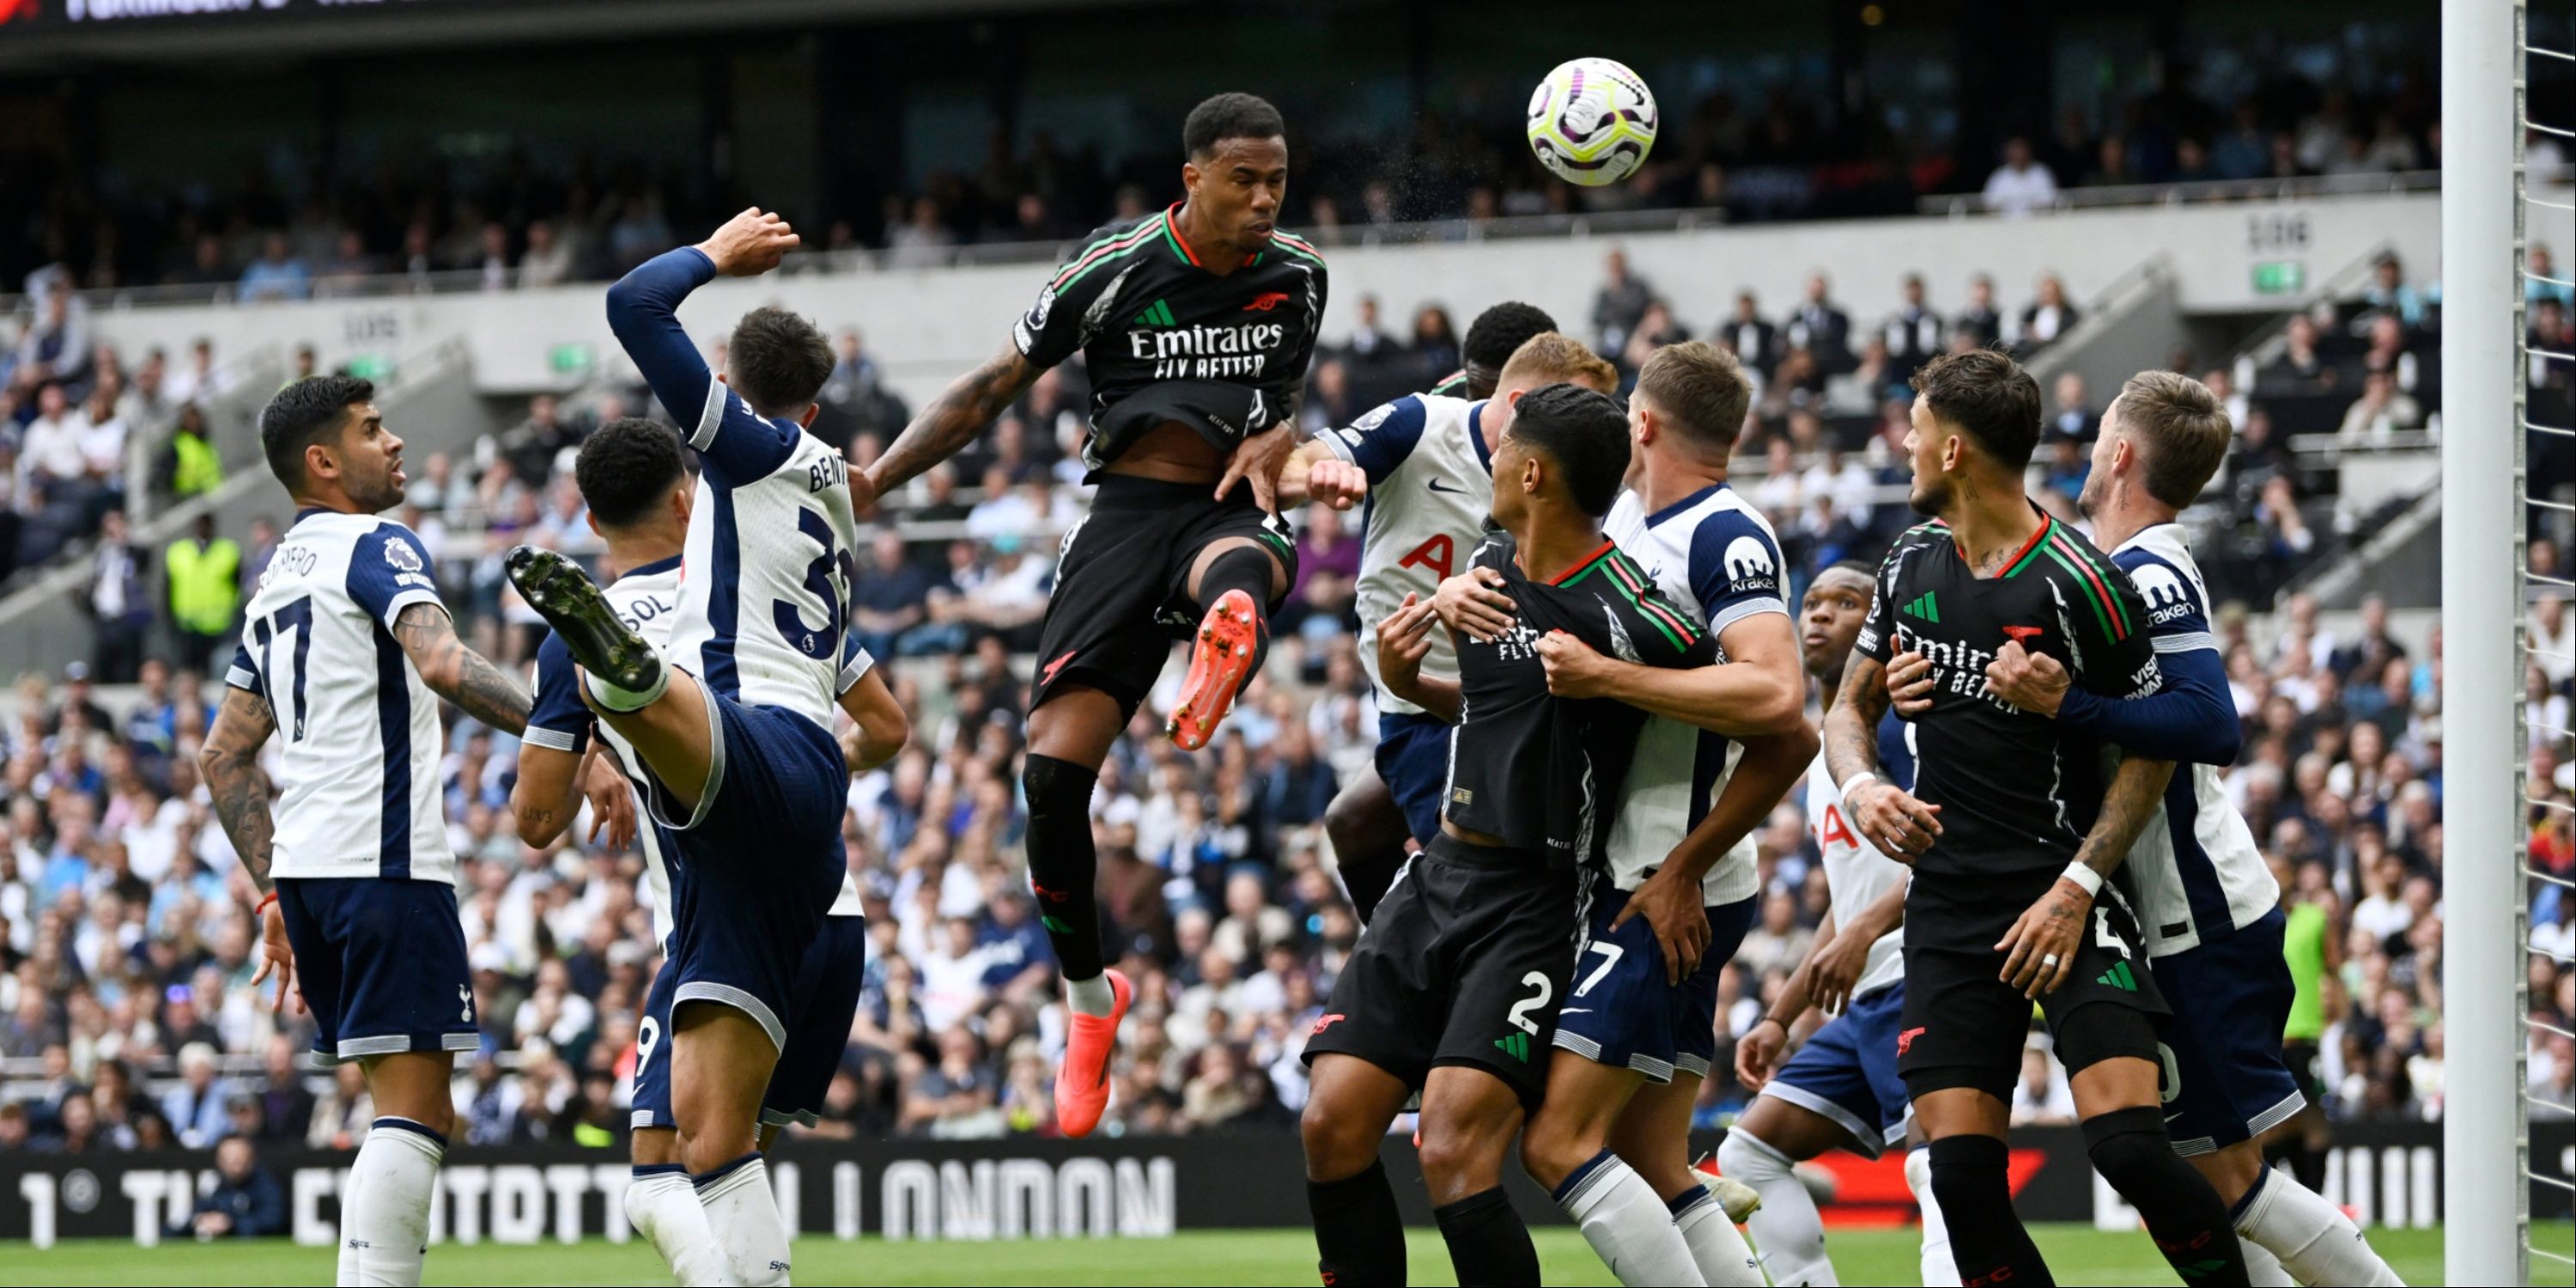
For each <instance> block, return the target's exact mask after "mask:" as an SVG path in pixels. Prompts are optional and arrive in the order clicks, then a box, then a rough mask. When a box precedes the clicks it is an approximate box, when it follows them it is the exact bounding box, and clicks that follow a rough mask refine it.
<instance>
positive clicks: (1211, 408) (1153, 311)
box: [1011, 205, 1325, 469]
mask: <svg viewBox="0 0 2576 1288" xmlns="http://www.w3.org/2000/svg"><path fill="white" fill-rule="evenodd" d="M1179 210H1180V207H1179V206H1177V205H1175V206H1173V207H1172V208H1171V209H1169V210H1164V211H1160V212H1158V213H1156V214H1153V215H1149V216H1147V217H1145V218H1144V219H1141V220H1134V221H1130V222H1127V223H1120V224H1112V225H1110V226H1109V227H1106V228H1102V229H1100V230H1099V231H1097V232H1094V233H1092V234H1091V235H1090V236H1089V237H1088V238H1086V239H1085V240H1084V242H1083V245H1082V249H1080V250H1078V251H1076V252H1074V255H1073V258H1071V259H1069V260H1066V261H1065V262H1064V264H1063V265H1062V266H1061V267H1059V268H1057V269H1056V271H1055V273H1054V274H1053V275H1052V276H1050V277H1049V278H1048V279H1047V284H1046V287H1045V289H1043V290H1041V291H1039V292H1038V299H1037V303H1036V304H1035V305H1033V306H1031V307H1030V309H1029V311H1028V314H1027V316H1025V317H1022V318H1021V319H1020V320H1019V322H1018V324H1017V325H1015V326H1013V327H1012V328H1011V339H1012V342H1013V343H1014V344H1016V345H1017V346H1018V347H1019V351H1020V354H1021V356H1022V357H1025V358H1027V359H1028V360H1029V361H1030V362H1031V363H1033V364H1035V365H1037V366H1039V367H1042V368H1043V367H1052V366H1055V365H1056V364H1057V363H1060V362H1063V361H1064V360H1065V359H1067V358H1070V357H1072V356H1073V355H1074V354H1075V353H1076V352H1079V353H1081V354H1082V356H1083V365H1084V366H1085V368H1086V369H1087V370H1088V371H1089V373H1090V379H1091V426H1092V436H1091V441H1089V442H1087V443H1086V444H1084V447H1083V459H1084V461H1085V462H1086V463H1088V464H1089V465H1091V466H1092V468H1094V469H1097V468H1099V467H1100V466H1102V465H1105V464H1107V463H1108V462H1110V461H1112V460H1115V459H1117V457H1118V456H1119V454H1120V453H1122V452H1124V451H1125V450H1126V449H1127V447H1128V445H1129V444H1130V443H1131V442H1133V441H1134V440H1135V439H1136V438H1137V437H1139V436H1140V435H1142V434H1143V433H1144V432H1145V431H1146V430H1148V429H1151V428H1152V427H1153V426H1154V425H1155V424H1158V423H1161V421H1163V420H1179V421H1181V422H1182V423H1185V424H1188V425H1190V426H1191V427H1192V428H1194V429H1197V430H1198V431H1199V432H1200V433H1201V434H1202V435H1203V436H1205V437H1207V438H1208V439H1209V441H1210V442H1212V443H1214V444H1215V445H1216V446H1217V447H1218V448H1219V449H1220V450H1231V449H1232V447H1233V445H1234V444H1235V443H1237V442H1240V441H1241V440H1242V438H1243V437H1244V436H1245V435H1246V434H1250V433H1257V432H1259V431H1261V430H1264V429H1267V428H1269V427H1270V426H1272V425H1275V424H1277V423H1279V422H1280V421H1282V420H1285V419H1287V418H1288V417H1289V415H1290V414H1291V412H1292V411H1293V409H1294V403H1293V401H1292V399H1293V396H1294V395H1295V393H1296V391H1297V390H1298V389H1299V388H1300V387H1301V386H1302V385H1303V384H1304V382H1305V379H1306V361H1307V359H1308V358H1309V357H1310V356H1311V355H1312V354H1313V353H1314V350H1315V331H1316V327H1317V326H1318V325H1319V324H1320V323H1321V322H1322V320H1323V316H1324V298H1325V272H1324V260H1323V257H1322V256H1321V255H1318V254H1316V253H1315V248H1314V247H1312V246H1310V245H1308V244H1306V242H1304V241H1303V240H1301V239H1299V238H1296V237H1293V236H1290V235H1289V234H1287V233H1284V232H1281V233H1274V234H1273V235H1272V236H1271V239H1270V245H1269V247H1268V248H1266V249H1264V250H1262V251H1261V252H1260V253H1258V254H1255V255H1252V256H1249V257H1248V258H1246V259H1245V260H1243V262H1242V263H1240V264H1239V265H1237V266H1236V267H1235V268H1234V270H1233V271H1232V272H1229V273H1225V274H1223V275H1219V274H1216V273H1213V272H1210V271H1208V268H1207V266H1206V264H1205V263H1204V262H1203V259H1202V253H1201V252H1200V251H1199V250H1198V249H1196V248H1194V247H1192V246H1191V245H1190V244H1189V241H1188V239H1186V238H1185V237H1183V236H1182V235H1181V230H1180V225H1179V223H1178V222H1177V220H1176V218H1175V216H1176V215H1177V214H1178V212H1179ZM1207 253H1210V254H1213V253H1214V252H1213V251H1210V252H1207ZM1157 386H1160V388H1157ZM1149 388H1152V389H1155V390H1156V392H1155V396H1154V399H1153V402H1154V404H1155V406H1154V414H1153V415H1152V416H1144V417H1140V416H1127V417H1118V416H1114V415H1112V414H1111V413H1112V411H1113V410H1114V409H1115V408H1116V407H1117V406H1118V405H1119V404H1120V403H1122V402H1124V401H1126V400H1127V399H1128V398H1130V397H1132V396H1134V395H1135V394H1137V393H1139V392H1140V391H1143V390H1146V389H1149Z"/></svg>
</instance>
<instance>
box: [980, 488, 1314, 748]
mask: <svg viewBox="0 0 2576 1288" xmlns="http://www.w3.org/2000/svg"><path fill="white" fill-rule="evenodd" d="M1215 490H1216V488H1215V486H1214V485H1212V484H1207V483H1166V482H1163V481H1162V480H1160V479H1141V478H1137V477H1135V476H1133V475H1127V474H1104V475H1102V476H1100V488H1099V490H1098V491H1097V492H1096V493H1094V494H1093V496H1092V499H1091V513H1090V514H1088V515H1085V516H1084V517H1083V520H1082V522H1080V523H1077V524H1075V525H1074V526H1073V530H1072V531H1071V532H1068V533H1066V534H1064V544H1063V545H1062V547H1060V548H1059V549H1058V550H1057V551H1056V566H1055V593H1054V594H1053V595H1052V596H1050V597H1049V598H1048V600H1047V611H1046V622H1045V624H1044V625H1043V626H1042V627H1040V628H1039V635H1038V669H1037V677H1036V679H1035V681H1034V682H1033V683H1032V684H1031V685H1030V692H1029V706H1030V707H1031V709H1035V708H1036V707H1037V706H1038V705H1040V704H1041V703H1044V702H1045V701H1046V700H1047V699H1048V698H1049V697H1051V696H1053V695H1054V693H1055V691H1056V689H1057V688H1058V687H1059V686H1063V685H1080V686H1082V687H1085V688H1092V689H1098V690H1100V691H1101V692H1103V693H1106V694H1108V695H1109V696H1111V697H1113V698H1116V699H1117V700H1118V703H1119V705H1120V706H1121V707H1124V708H1125V709H1126V711H1127V712H1128V714H1130V715H1133V714H1134V713H1135V710H1136V707H1137V705H1138V704H1140V703H1142V702H1143V701H1144V700H1145V695H1146V694H1147V693H1148V692H1150V691H1151V690H1152V689H1153V687H1154V681H1155V680H1156V679H1158V678H1160V677H1161V675H1162V674H1163V663H1164V662H1165V661H1167V660H1169V659H1170V657H1171V655H1172V643H1173V641H1175V640H1182V639H1187V638H1189V637H1190V634H1191V632H1193V631H1195V630H1197V629H1198V625H1199V618H1200V617H1201V616H1202V613H1201V610H1200V607H1199V606H1198V605H1197V604H1195V603H1193V602H1192V601H1191V599H1190V593H1189V591H1190V566H1191V565H1192V564H1194V563H1196V562H1197V561H1198V557H1199V552H1200V551H1202V550H1205V549H1207V548H1208V546H1209V545H1210V544H1212V543H1214V542H1216V541H1219V540H1222V539H1224V538H1227V537H1250V538H1252V539H1254V540H1255V541H1258V542H1259V543H1260V544H1261V547H1262V548H1263V549H1265V550H1267V551H1269V552H1270V554H1271V555H1272V557H1274V558H1276V559H1278V560H1279V563H1280V566H1281V567H1282V568H1284V569H1286V571H1287V573H1288V576H1287V581H1286V584H1289V585H1294V584H1296V581H1297V541H1296V536H1295V534H1294V533H1293V532H1292V531H1290V529H1289V527H1288V523H1287V521H1286V520H1284V519H1281V518H1279V517H1278V516H1276V515H1273V514H1271V513H1269V512H1267V511H1265V510H1263V509H1262V508H1261V507H1260V506H1259V505H1256V504H1254V502H1253V500H1252V485H1251V484H1249V483H1238V484H1236V485H1235V489H1234V492H1233V493H1232V494H1231V495H1230V496H1228V497H1227V498H1226V499H1225V500H1223V501H1215V500H1210V499H1209V494H1210V493H1212V492H1214V491H1215ZM1284 597H1285V596H1284V595H1283V596H1278V597H1274V598H1273V599H1272V600H1271V601H1270V602H1271V604H1272V606H1273V607H1275V606H1277V604H1278V603H1279V600H1280V599H1281V598H1284Z"/></svg>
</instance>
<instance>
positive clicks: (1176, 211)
mask: <svg viewBox="0 0 2576 1288" xmlns="http://www.w3.org/2000/svg"><path fill="white" fill-rule="evenodd" d="M1180 213H1181V203H1179V202H1177V201H1175V202H1173V203H1172V204H1170V205H1168V206H1165V207H1163V237H1164V239H1165V240H1166V241H1168V242H1170V243H1171V247H1172V253H1173V254H1175V255H1178V256H1180V257H1181V262H1182V263H1184V264H1187V265H1189V266H1190V267H1192V268H1206V267H1207V265H1205V264H1202V263H1200V262H1199V255H1198V252H1197V251H1194V250H1191V249H1190V241H1189V239H1188V238H1186V237H1183V236H1181V220H1180ZM1260 262H1261V256H1260V255H1258V254H1253V255H1246V256H1244V257H1243V267H1245V268H1250V267H1252V266H1253V265H1255V264H1258V263H1260Z"/></svg>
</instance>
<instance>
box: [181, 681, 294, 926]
mask: <svg viewBox="0 0 2576 1288" xmlns="http://www.w3.org/2000/svg"><path fill="white" fill-rule="evenodd" d="M275 732H277V717H276V716H275V715H273V714H271V713H270V711H269V709H268V703H267V702H266V701H265V700H263V699H262V698H261V697H260V696H259V695H258V694H256V693H253V692H251V691H250V690H248V689H235V688H230V687H227V688H226V689H225V690H224V704H223V706H221V707H219V708H217V709H216V711H215V727H214V728H213V729H211V730H208V731H207V733H206V744H205V746H204V747H203V748H201V749H199V751H198V752H197V770H198V774H199V776H200V777H202V778H203V779H204V780H205V784H206V794H207V795H208V796H210V797H212V798H213V799H214V807H215V820H216V821H217V822H219V823H221V824H223V828H224V835H225V836H227V837H230V838H232V843H233V851H234V853H237V854H239V855H240V856H241V861H242V868H243V870H244V871H247V872H249V873H250V883H251V884H252V885H254V886H257V887H258V888H259V892H260V894H262V895H263V896H265V895H267V894H268V893H269V892H270V891H271V890H272V889H274V888H275V887H274V886H273V885H272V884H271V883H270V881H269V877H268V865H269V843H270V839H271V838H272V837H273V836H274V835H275V834H276V828H277V823H276V820H275V819H272V818H271V817H269V813H268V804H269V791H268V776H267V775H266V774H263V773H261V772H260V768H259V749H260V748H261V747H262V746H264V745H266V744H267V742H268V736H269V735H270V734H272V733H275Z"/></svg>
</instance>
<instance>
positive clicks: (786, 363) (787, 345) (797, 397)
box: [725, 305, 837, 416]
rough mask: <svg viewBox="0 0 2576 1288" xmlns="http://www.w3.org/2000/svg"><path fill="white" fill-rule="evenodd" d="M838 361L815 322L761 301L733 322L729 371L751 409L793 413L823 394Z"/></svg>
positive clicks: (766, 413)
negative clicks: (760, 303)
mask: <svg viewBox="0 0 2576 1288" xmlns="http://www.w3.org/2000/svg"><path fill="white" fill-rule="evenodd" d="M836 361H837V359H835V358H834V357H833V356H832V345H831V342H830V341H828V340H825V339H824V338H823V332H822V330H821V329H820V328H818V327H816V326H815V325H814V324H813V323H812V322H811V321H809V320H807V319H805V318H801V317H798V316H797V315H795V314H793V313H790V312H788V311H787V310H785V309H782V308H777V307H774V306H769V305H763V306H762V307H760V308H756V309H753V310H752V311H751V312H749V313H745V314H743V315H742V321H740V322H736V323H734V325H733V338H732V339H731V340H730V341H729V342H728V343H727V345H726V348H725V375H726V377H727V379H728V380H729V381H730V382H731V383H732V385H733V388H734V392H736V393H739V394H741V395H742V399H743V401H744V402H747V403H750V404H751V409H752V410H753V411H756V412H759V413H760V414H761V415H763V416H793V415H795V414H797V413H798V412H801V411H803V410H805V408H806V405H807V404H809V403H812V402H813V401H814V397H815V395H817V394H820V393H822V392H823V382H824V381H826V380H829V379H831V378H832V367H833V365H834V363H835V362H836Z"/></svg>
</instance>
